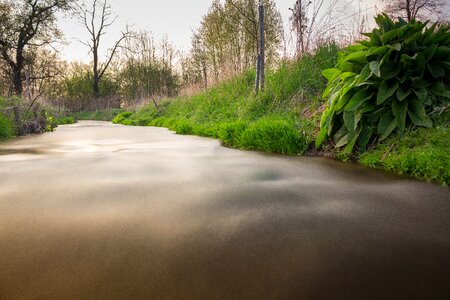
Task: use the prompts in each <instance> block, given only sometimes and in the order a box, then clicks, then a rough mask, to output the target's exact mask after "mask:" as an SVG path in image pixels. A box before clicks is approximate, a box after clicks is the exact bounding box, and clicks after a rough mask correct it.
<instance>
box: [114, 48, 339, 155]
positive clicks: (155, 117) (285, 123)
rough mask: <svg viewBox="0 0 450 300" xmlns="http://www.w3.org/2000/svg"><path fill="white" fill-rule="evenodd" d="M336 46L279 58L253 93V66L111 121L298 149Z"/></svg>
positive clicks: (313, 121)
mask: <svg viewBox="0 0 450 300" xmlns="http://www.w3.org/2000/svg"><path fill="white" fill-rule="evenodd" d="M337 51H338V48H337V47H336V46H334V45H331V46H324V47H322V48H321V49H320V50H319V51H318V52H317V54H315V55H307V56H305V57H304V58H303V59H302V60H301V61H298V62H289V63H284V64H283V65H282V66H281V67H280V68H279V69H278V70H276V71H273V72H269V73H268V74H267V76H266V78H267V82H266V89H265V91H263V92H260V93H259V94H258V95H255V92H254V82H255V72H254V71H248V72H246V73H244V74H242V75H241V76H238V77H236V78H233V79H231V80H228V81H226V82H223V83H221V84H219V85H217V86H214V87H212V88H210V89H208V90H207V91H204V92H202V93H199V94H197V95H194V96H192V97H189V98H183V97H180V98H177V99H172V100H164V101H162V103H161V105H160V110H159V111H157V110H156V108H155V107H154V106H153V105H152V104H150V105H148V106H147V107H145V108H143V109H141V110H138V111H136V112H134V113H131V112H125V113H122V114H120V115H118V116H117V117H116V118H115V119H114V122H115V123H119V124H124V125H140V126H146V125H151V126H161V127H167V128H170V129H172V130H174V131H175V132H177V133H178V134H194V135H200V136H207V137H214V138H219V139H220V140H221V141H222V142H223V143H224V144H226V145H229V146H232V147H236V148H241V149H253V150H261V151H266V152H273V153H283V154H293V155H294V154H303V153H304V152H305V151H306V149H307V148H308V147H309V145H310V144H311V143H312V142H313V141H314V136H315V134H316V131H317V123H318V122H317V121H318V118H319V116H318V115H314V114H312V112H314V111H316V109H317V108H319V107H320V106H321V105H322V100H321V95H322V92H323V90H324V88H325V79H324V78H323V77H322V75H321V70H322V69H323V68H328V67H331V66H333V65H334V64H335V63H336V57H337Z"/></svg>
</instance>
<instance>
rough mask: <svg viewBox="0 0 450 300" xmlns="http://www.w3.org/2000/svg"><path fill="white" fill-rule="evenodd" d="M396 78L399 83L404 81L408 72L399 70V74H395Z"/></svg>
mask: <svg viewBox="0 0 450 300" xmlns="http://www.w3.org/2000/svg"><path fill="white" fill-rule="evenodd" d="M397 79H398V81H399V82H400V83H402V84H403V83H405V81H406V80H407V79H408V73H406V72H400V74H398V75H397Z"/></svg>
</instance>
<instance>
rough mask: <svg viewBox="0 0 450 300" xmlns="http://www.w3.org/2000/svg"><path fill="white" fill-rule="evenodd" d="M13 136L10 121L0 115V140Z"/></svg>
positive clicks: (13, 132) (13, 131)
mask: <svg viewBox="0 0 450 300" xmlns="http://www.w3.org/2000/svg"><path fill="white" fill-rule="evenodd" d="M15 134H16V133H15V130H14V126H13V124H12V121H11V120H10V119H9V118H8V117H6V116H4V115H2V114H0V140H3V139H7V138H10V137H13V136H14V135H15Z"/></svg>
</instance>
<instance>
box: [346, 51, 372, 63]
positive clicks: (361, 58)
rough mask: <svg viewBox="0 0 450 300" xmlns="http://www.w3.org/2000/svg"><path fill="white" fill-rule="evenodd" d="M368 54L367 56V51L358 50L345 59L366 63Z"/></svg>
mask: <svg viewBox="0 0 450 300" xmlns="http://www.w3.org/2000/svg"><path fill="white" fill-rule="evenodd" d="M366 56H367V52H366V51H358V52H353V53H351V54H349V55H348V56H347V57H346V58H345V60H346V61H353V62H358V63H364V62H366V61H367V59H366Z"/></svg>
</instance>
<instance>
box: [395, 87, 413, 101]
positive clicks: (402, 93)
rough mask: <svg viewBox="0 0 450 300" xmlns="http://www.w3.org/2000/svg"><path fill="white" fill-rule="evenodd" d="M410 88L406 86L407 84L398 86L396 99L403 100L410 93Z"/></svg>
mask: <svg viewBox="0 0 450 300" xmlns="http://www.w3.org/2000/svg"><path fill="white" fill-rule="evenodd" d="M411 93H412V90H411V89H410V88H409V87H407V86H400V87H399V88H398V90H397V100H398V101H403V100H405V99H406V97H408V96H409V95H411Z"/></svg>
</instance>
